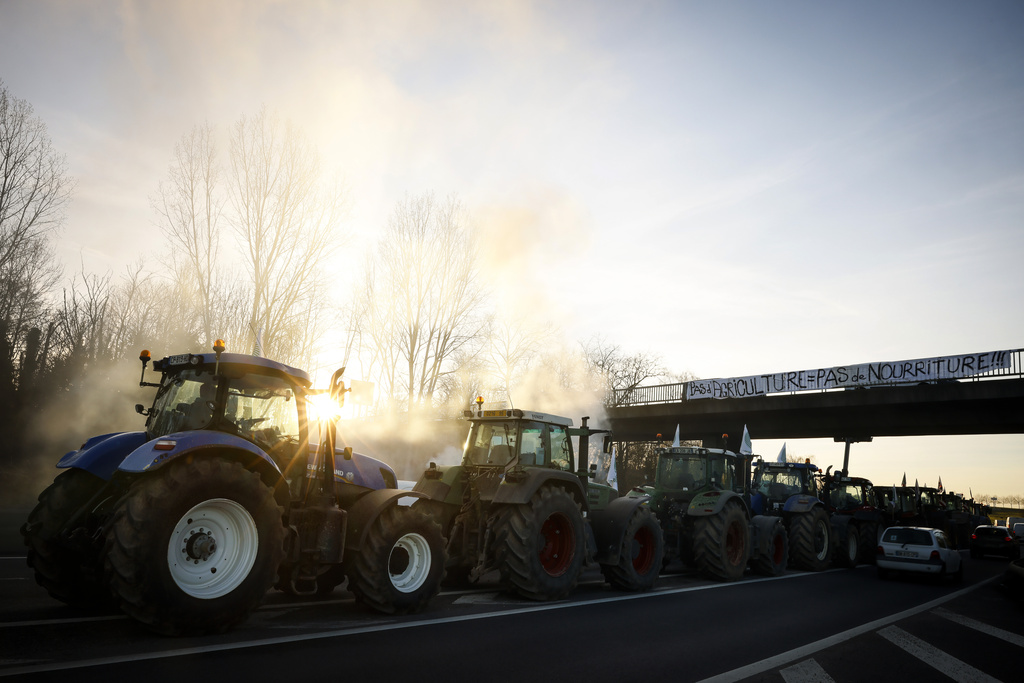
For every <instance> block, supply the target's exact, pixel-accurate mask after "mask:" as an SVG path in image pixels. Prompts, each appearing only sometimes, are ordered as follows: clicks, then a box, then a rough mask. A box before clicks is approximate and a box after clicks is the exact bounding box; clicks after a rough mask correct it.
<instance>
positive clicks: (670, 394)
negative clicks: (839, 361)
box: [611, 349, 1024, 407]
mask: <svg viewBox="0 0 1024 683" xmlns="http://www.w3.org/2000/svg"><path fill="white" fill-rule="evenodd" d="M1007 353H1008V355H1009V357H1008V362H1007V363H1006V366H1005V367H1000V368H994V369H992V370H986V371H984V372H981V373H978V374H973V375H970V376H966V377H957V378H955V379H939V380H935V381H939V382H942V381H957V382H984V381H988V380H994V379H1012V378H1017V379H1020V378H1021V377H1024V349H1013V350H1011V351H1008V352H1007ZM900 362H906V363H910V362H913V361H898V363H900ZM780 374H782V375H787V374H795V373H780ZM697 381H700V382H703V381H704V380H697ZM721 381H722V382H729V381H731V380H728V379H723V380H721ZM921 383H922V382H921V381H920V380H918V379H913V380H890V381H875V382H872V381H867V382H858V383H857V384H856V386H858V387H891V386H898V385H901V384H907V385H915V384H921ZM689 385H690V382H680V383H676V384H657V385H651V386H640V387H633V388H630V389H616V390H615V392H614V395H613V396H612V404H611V405H612V407H626V406H642V405H650V404H655V403H676V402H679V401H685V400H687V398H686V397H687V395H688V391H687V388H688V387H689ZM847 388H851V387H838V388H828V389H821V388H809V389H797V390H792V389H786V390H783V391H772V390H768V391H765V392H763V393H762V394H760V395H780V394H782V395H792V394H795V393H805V392H808V391H815V392H819V393H820V392H824V391H842V390H844V389H847ZM691 400H692V399H691ZM703 400H707V399H703Z"/></svg>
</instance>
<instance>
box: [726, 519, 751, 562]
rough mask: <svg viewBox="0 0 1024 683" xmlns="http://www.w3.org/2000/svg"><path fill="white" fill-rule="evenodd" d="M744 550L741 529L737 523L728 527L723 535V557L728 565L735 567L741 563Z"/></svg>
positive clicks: (743, 558)
mask: <svg viewBox="0 0 1024 683" xmlns="http://www.w3.org/2000/svg"><path fill="white" fill-rule="evenodd" d="M745 550H746V548H744V547H743V527H742V526H741V525H740V523H739V522H736V523H734V524H730V525H729V530H728V531H727V532H726V534H725V556H726V557H727V558H728V560H729V564H731V565H733V566H735V565H738V564H740V563H742V562H743V560H745V559H746V558H745V557H743V554H744V551H745Z"/></svg>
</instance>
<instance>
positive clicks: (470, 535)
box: [413, 398, 664, 600]
mask: <svg viewBox="0 0 1024 683" xmlns="http://www.w3.org/2000/svg"><path fill="white" fill-rule="evenodd" d="M464 417H465V418H466V419H467V420H468V422H469V435H468V438H467V440H466V444H465V449H464V452H463V456H462V460H461V463H460V464H458V465H454V466H438V465H437V464H436V463H433V462H432V463H430V465H429V467H428V468H427V470H426V471H425V472H424V473H423V475H422V477H421V478H420V479H419V481H418V482H417V483H416V485H415V487H414V489H413V490H414V491H416V492H417V493H419V494H421V495H422V496H423V497H424V498H423V499H422V500H418V501H416V502H415V503H414V504H413V508H414V509H423V510H428V511H429V513H430V514H431V515H432V516H433V518H434V519H437V520H438V521H440V523H441V527H442V529H443V530H444V536H445V539H446V544H447V545H446V552H447V558H448V560H447V579H446V580H447V581H448V582H451V583H453V584H458V583H473V582H476V581H478V580H479V579H480V578H481V577H483V576H484V575H485V574H488V573H491V572H497V574H498V578H499V581H500V583H501V585H502V586H504V587H505V588H506V589H507V590H510V591H511V592H513V593H516V594H518V595H520V596H522V597H525V598H528V599H531V600H557V599H560V598H563V597H565V596H567V595H568V594H569V593H570V592H571V591H572V590H573V588H574V587H575V586H576V584H577V582H578V581H579V577H580V575H581V573H582V572H583V570H584V567H585V566H587V565H594V564H596V565H599V566H600V570H601V572H602V574H603V576H604V577H605V579H606V580H607V582H608V583H609V584H611V585H612V586H613V587H616V588H619V589H624V590H633V591H639V590H646V589H649V588H650V587H651V586H653V585H654V583H655V581H656V580H657V578H658V575H659V573H660V571H661V567H662V557H663V554H664V543H663V540H662V532H661V528H660V526H659V525H658V519H657V518H656V517H655V516H654V515H653V514H652V511H651V507H650V505H649V504H648V499H647V498H646V497H639V498H634V497H620V496H619V495H618V492H617V490H616V489H615V488H613V487H611V486H609V485H608V484H607V483H602V482H600V481H597V480H596V479H595V471H594V469H593V468H590V467H588V459H587V458H588V452H589V446H590V440H591V438H592V437H599V436H602V435H603V436H604V443H605V444H606V445H607V444H609V443H610V441H609V438H608V437H609V435H608V433H607V432H606V431H605V430H599V429H592V428H591V427H590V426H589V425H588V421H589V418H587V417H584V418H583V419H582V421H581V426H580V427H573V423H572V420H571V419H569V418H565V417H560V416H557V415H551V414H547V413H541V412H535V411H530V410H522V409H518V408H500V409H485V408H484V407H483V399H482V398H479V399H477V402H476V406H475V409H471V410H467V411H465V413H464ZM574 437H575V438H576V439H577V441H578V453H577V451H574V449H573V438H574ZM606 447H607V446H606Z"/></svg>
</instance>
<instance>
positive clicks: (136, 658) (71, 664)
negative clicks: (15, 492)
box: [0, 569, 934, 678]
mask: <svg viewBox="0 0 1024 683" xmlns="http://www.w3.org/2000/svg"><path fill="white" fill-rule="evenodd" d="M828 571H829V572H831V571H845V570H839V569H836V570H828ZM822 573H825V572H800V573H794V574H783V575H782V576H766V577H760V578H756V579H750V580H748V581H743V582H742V583H733V582H729V583H712V584H707V585H704V586H689V587H683V588H669V589H665V590H651V591H647V592H645V593H629V594H627V595H616V596H610V597H606V598H595V599H593V600H581V601H579V602H568V601H561V602H554V603H543V604H537V605H534V604H532V603H531V604H529V605H528V606H524V607H520V608H517V609H508V610H501V611H498V612H483V613H480V614H464V615H461V616H455V617H439V618H437V619H422V620H419V621H398V622H394V623H391V624H377V625H371V626H359V627H355V628H342V629H337V630H331V631H321V632H319V633H305V634H299V635H292V636H278V637H275V638H260V639H258V640H247V641H241V642H235V643H220V644H217V645H204V646H200V647H189V648H181V649H177V650H162V651H156V652H140V653H137V654H132V655H121V656H117V657H100V658H97V659H82V660H72V661H65V662H50V663H47V664H42V665H37V666H23V667H16V668H10V669H0V678H5V677H8V676H20V675H23V674H30V673H41V672H44V671H65V670H68V669H82V668H85V667H90V666H105V665H108V664H124V663H128V662H144V661H149V660H154V659H167V658H170V657H186V656H190V655H197V654H207V653H210V652H226V651H230V650H245V649H248V648H252V647H267V646H270V645H285V644H288V643H301V642H305V641H310V640H323V639H326V638H343V637H345V636H353V635H362V634H365V633H379V632H382V631H397V630H399V629H407V628H420V627H423V626H437V625H439V624H454V623H459V622H465V621H478V620H483V619H494V618H497V617H509V616H515V615H519V614H529V613H531V612H549V611H552V610H559V609H571V608H574V607H586V606H588V605H600V604H605V603H611V602H624V601H626V600H646V599H649V598H656V597H659V596H662V595H674V594H678V593H692V592H696V591H703V590H716V589H723V588H732V587H735V586H743V585H747V584H751V583H763V582H765V581H786V580H789V579H795V578H799V577H801V576H802V577H810V576H818V575H820V574H822ZM932 606H934V605H932ZM108 618H119V617H108ZM5 626H6V624H5Z"/></svg>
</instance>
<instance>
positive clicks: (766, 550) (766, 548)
mask: <svg viewBox="0 0 1024 683" xmlns="http://www.w3.org/2000/svg"><path fill="white" fill-rule="evenodd" d="M781 524H782V518H781V517H774V516H772V515H754V516H753V517H751V518H750V526H751V527H752V528H753V530H754V535H753V536H754V543H752V544H751V546H752V547H753V548H754V549H755V553H753V554H754V556H755V557H761V556H764V555H771V553H772V548H771V543H772V536H773V534H774V531H775V527H776V526H779V525H781Z"/></svg>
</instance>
